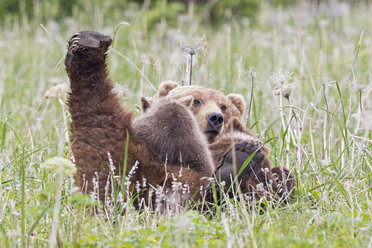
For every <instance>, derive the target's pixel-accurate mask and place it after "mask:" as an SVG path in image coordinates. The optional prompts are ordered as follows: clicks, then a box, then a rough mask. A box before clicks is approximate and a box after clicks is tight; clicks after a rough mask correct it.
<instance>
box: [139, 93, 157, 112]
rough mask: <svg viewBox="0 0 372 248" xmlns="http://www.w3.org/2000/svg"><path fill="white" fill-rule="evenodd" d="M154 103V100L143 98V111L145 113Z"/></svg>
mask: <svg viewBox="0 0 372 248" xmlns="http://www.w3.org/2000/svg"><path fill="white" fill-rule="evenodd" d="M153 102H154V100H153V99H152V98H150V97H145V96H142V97H141V108H142V111H143V112H144V113H145V112H146V110H147V109H149V108H150V107H151V105H152V103H153Z"/></svg>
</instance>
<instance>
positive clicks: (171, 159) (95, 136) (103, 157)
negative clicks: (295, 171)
mask: <svg viewBox="0 0 372 248" xmlns="http://www.w3.org/2000/svg"><path fill="white" fill-rule="evenodd" d="M110 44H111V38H110V37H109V36H104V35H102V34H99V33H96V32H92V31H82V32H80V33H77V34H75V35H74V36H72V37H71V39H70V41H69V48H68V52H67V55H66V60H65V64H66V70H67V73H68V76H69V78H70V83H71V93H70V95H69V100H68V106H69V110H70V113H71V119H72V122H71V135H70V139H71V149H72V153H73V155H74V158H75V163H76V166H77V173H76V175H75V180H76V184H77V185H78V186H79V187H80V188H81V189H82V190H83V191H86V192H92V191H94V190H95V187H96V186H95V185H93V183H92V182H93V180H94V178H95V180H98V183H97V185H98V186H99V192H98V194H99V198H100V199H101V200H103V199H104V197H105V191H106V189H107V187H106V186H107V178H108V177H109V175H110V167H109V161H110V160H112V164H113V165H114V166H115V167H116V169H115V170H114V173H115V174H116V175H121V174H122V170H123V164H124V155H125V149H126V147H125V146H126V140H127V138H129V145H128V147H127V150H128V160H127V171H126V173H127V174H128V171H130V170H131V169H132V168H133V165H134V164H135V163H136V161H138V169H137V171H136V173H135V174H133V175H132V178H131V183H132V184H131V185H132V189H133V187H134V185H135V182H136V181H141V180H143V178H145V179H146V180H147V183H148V184H150V185H152V186H154V187H157V186H164V187H165V188H166V190H165V192H167V193H166V195H167V196H169V197H170V198H172V199H173V200H174V201H175V202H176V203H177V204H181V203H183V202H184V201H185V200H188V199H190V198H193V199H195V200H198V199H199V198H200V194H199V190H200V188H201V187H203V188H205V187H206V186H207V185H208V180H206V179H205V178H206V177H213V175H214V171H215V170H216V169H217V172H218V173H219V172H220V171H222V169H223V170H224V171H225V172H224V173H225V174H224V176H229V175H230V174H229V173H230V172H231V161H230V162H229V159H228V157H229V156H230V155H229V154H231V151H232V147H233V145H234V144H235V143H237V144H239V145H240V146H236V147H237V149H238V151H237V154H238V153H239V152H240V153H239V154H241V155H240V156H239V161H244V160H245V159H246V157H247V155H250V154H252V153H253V152H254V151H256V148H257V147H259V146H260V145H261V143H260V141H259V140H257V139H256V138H254V137H253V135H252V134H251V133H250V132H249V131H247V130H246V129H245V127H244V126H243V125H242V124H241V122H240V119H241V117H242V114H243V111H244V108H245V102H244V99H243V97H242V96H240V95H237V94H230V95H227V96H225V95H224V94H223V93H221V92H219V91H216V90H212V89H207V88H203V87H199V86H182V87H181V86H179V85H178V84H176V83H173V82H166V83H164V84H162V85H161V86H160V87H159V91H158V96H159V98H160V99H159V100H155V101H154V100H152V99H150V98H145V97H143V98H141V106H142V108H143V110H144V114H143V115H141V116H140V117H138V118H134V117H133V114H132V113H131V112H130V111H128V110H127V109H126V108H124V107H123V106H122V105H121V102H120V100H119V98H118V96H117V95H116V94H115V93H114V92H113V86H112V81H111V80H110V78H109V76H108V73H107V69H106V51H107V49H108V47H109V45H110ZM212 113H215V114H217V115H218V116H220V117H219V119H218V120H219V121H221V122H219V123H220V124H221V123H222V125H221V126H219V127H218V130H216V128H215V129H214V130H213V132H211V120H210V119H209V117H210V116H211V114H212ZM221 116H222V117H221ZM127 134H129V137H127ZM242 144H243V145H242ZM258 150H260V152H257V154H256V155H255V157H254V160H252V162H251V163H250V164H249V167H248V168H247V170H245V173H244V175H243V180H242V185H243V186H242V188H243V190H245V191H246V192H248V191H253V190H254V188H255V187H256V185H257V184H259V183H261V182H262V181H264V179H265V180H266V179H267V176H266V174H267V173H266V172H265V173H266V174H265V173H264V174H262V173H263V172H262V171H263V169H264V168H267V169H269V168H270V163H269V160H268V157H267V153H268V150H267V148H265V147H261V148H260V149H258ZM240 166H241V165H240ZM111 170H112V169H111ZM281 171H284V173H281V174H280V175H278V171H277V170H276V171H275V173H276V177H275V178H274V176H272V179H271V174H270V180H271V181H272V182H274V183H275V182H276V181H277V180H282V179H283V178H284V177H286V176H287V177H288V176H290V174H289V172H288V170H281ZM286 173H287V174H286ZM284 174H285V175H284ZM257 175H258V176H259V177H258V178H257ZM97 177H98V178H97ZM175 182H177V183H181V184H184V183H188V185H189V186H188V187H189V189H188V191H187V194H186V195H185V196H183V198H182V197H181V198H182V199H181V198H177V197H176V195H177V194H176V193H177V192H178V191H179V189H177V187H174V185H175V184H174V183H175ZM244 185H245V186H244ZM286 185H288V187H292V188H293V185H292V184H286ZM109 186H110V185H109ZM252 187H253V188H252ZM109 189H111V187H109ZM173 200H172V201H173Z"/></svg>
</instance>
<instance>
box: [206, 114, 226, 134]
mask: <svg viewBox="0 0 372 248" xmlns="http://www.w3.org/2000/svg"><path fill="white" fill-rule="evenodd" d="M208 122H209V124H210V125H211V127H212V128H213V129H214V130H218V129H220V128H221V126H222V124H223V115H222V114H220V113H216V112H212V113H211V114H210V115H208Z"/></svg>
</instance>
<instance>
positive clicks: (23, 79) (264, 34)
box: [0, 3, 372, 247]
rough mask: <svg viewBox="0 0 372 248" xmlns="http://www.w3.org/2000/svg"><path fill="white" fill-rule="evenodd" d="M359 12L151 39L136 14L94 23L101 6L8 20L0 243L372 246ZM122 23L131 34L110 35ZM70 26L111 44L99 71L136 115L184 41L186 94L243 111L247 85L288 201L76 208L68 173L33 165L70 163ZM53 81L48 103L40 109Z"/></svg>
mask: <svg viewBox="0 0 372 248" xmlns="http://www.w3.org/2000/svg"><path fill="white" fill-rule="evenodd" d="M371 14H372V9H371V8H366V7H363V6H362V7H353V8H351V7H350V6H348V5H347V4H337V3H334V4H332V5H329V6H328V7H322V8H320V9H315V8H313V7H311V6H308V5H301V6H298V7H295V8H292V9H287V10H283V9H277V10H275V9H271V8H269V7H268V6H266V5H265V4H264V5H263V7H262V10H261V12H260V14H259V16H258V21H257V25H255V26H251V25H249V22H248V21H247V20H244V19H242V20H235V21H230V22H227V23H225V24H222V25H221V26H220V27H218V28H217V27H213V28H212V27H209V26H205V25H202V24H200V23H198V22H197V21H195V22H190V21H189V20H188V19H187V17H180V18H179V21H178V28H173V27H168V26H167V25H166V24H165V23H160V24H157V25H156V27H155V28H154V29H153V30H148V29H146V25H144V23H145V22H144V21H143V19H141V18H140V13H138V15H136V14H133V13H132V12H130V11H128V13H125V15H124V16H125V18H124V17H123V18H116V16H115V15H114V16H113V17H112V18H107V19H106V18H104V16H103V15H102V14H101V12H100V8H99V7H91V9H87V13H86V14H84V15H82V14H80V15H77V14H76V15H75V16H74V17H73V18H66V19H64V20H61V21H59V22H55V21H48V22H46V23H42V24H40V22H38V21H37V20H28V19H26V18H23V20H22V21H21V22H20V23H16V22H13V21H12V20H10V19H9V20H7V22H6V23H5V24H4V25H3V26H2V27H1V29H0V37H1V38H0V183H1V184H0V247H23V246H32V247H37V246H47V245H53V243H52V242H51V237H52V236H53V235H56V236H57V240H58V243H59V245H63V246H66V247H69V246H73V245H76V246H78V247H96V246H97V247H106V246H114V247H122V246H124V247H147V246H150V247H152V246H157V247H196V246H200V247H372V221H371V220H372V189H371V186H372V131H371V130H372V36H371V31H372V22H371V21H370V20H371ZM123 21H125V22H129V23H130V24H131V25H130V26H127V25H124V24H123V25H119V26H117V25H118V24H119V23H120V22H123ZM115 27H117V28H115ZM82 29H94V30H96V31H100V32H103V33H105V34H110V35H111V36H114V37H115V42H114V45H113V48H112V49H111V50H110V53H109V67H110V71H111V74H112V78H113V80H114V81H115V82H116V83H117V90H118V92H119V94H121V95H122V96H123V101H124V102H125V104H126V105H127V106H128V107H129V108H131V109H133V110H134V111H136V113H137V114H139V111H138V104H139V97H140V96H141V95H146V96H153V95H154V94H155V90H154V88H155V89H156V87H157V85H158V84H159V83H160V82H161V81H163V80H166V79H172V80H175V81H179V82H181V81H186V80H187V73H186V69H187V59H188V55H187V54H186V53H185V52H184V51H183V49H181V48H182V46H185V45H192V46H194V47H196V48H199V53H198V54H197V55H195V56H194V57H193V61H194V64H193V77H192V80H193V84H198V85H204V86H207V87H212V88H215V89H218V90H221V91H223V92H224V93H230V92H234V93H241V94H243V95H244V96H245V97H246V101H247V102H248V101H249V97H250V92H251V85H252V84H251V81H252V76H254V77H253V85H254V92H253V106H252V112H251V116H250V119H249V121H248V123H247V125H248V127H249V128H250V129H251V130H252V131H253V132H254V133H256V134H257V135H258V136H259V137H260V139H262V140H264V141H268V144H267V145H268V146H269V147H270V149H271V155H270V156H271V157H270V159H271V161H272V164H273V165H274V166H278V165H282V166H287V167H288V168H290V169H291V170H292V171H293V172H294V173H295V175H296V180H297V184H298V187H297V194H296V197H295V199H294V200H293V202H292V203H291V204H290V205H288V206H285V207H282V208H276V209H272V208H269V209H268V210H267V211H266V212H265V213H263V214H259V213H257V212H256V211H253V210H249V209H250V208H249V207H248V210H247V207H246V206H244V205H242V204H241V203H239V202H232V203H231V204H230V203H229V204H226V205H225V206H224V207H223V208H222V209H219V208H218V209H217V213H216V214H202V213H199V212H196V211H193V210H185V211H184V212H182V213H180V214H177V215H176V216H172V215H168V214H165V215H161V216H159V215H157V214H156V213H154V212H152V211H150V210H147V209H146V210H142V211H137V210H134V209H133V208H131V207H128V209H127V211H126V212H125V214H124V215H120V216H118V215H117V214H115V213H114V212H115V211H113V209H110V208H107V209H106V210H105V211H102V207H98V208H99V209H100V210H101V211H100V212H99V213H98V214H92V211H91V210H92V208H87V207H85V206H87V205H88V206H92V205H94V204H96V203H95V202H94V201H93V200H91V199H90V198H89V197H84V196H83V195H81V194H79V193H76V192H75V191H76V190H75V189H74V184H73V180H72V177H71V176H67V177H65V178H63V179H62V180H58V177H56V175H55V173H54V172H50V171H46V170H43V169H42V168H41V164H42V163H43V161H45V160H46V159H48V158H51V157H54V156H59V157H65V158H68V157H69V155H68V151H69V142H68V123H69V114H68V111H67V110H66V106H65V104H64V101H65V99H66V94H65V93H63V92H64V90H63V89H64V88H68V84H67V83H68V77H67V75H66V72H65V70H64V64H63V63H61V62H62V59H63V57H64V54H65V52H66V41H67V39H68V38H69V37H70V36H71V35H72V34H74V33H75V32H77V31H79V30H82ZM55 85H58V87H60V89H62V90H60V91H57V93H60V94H58V99H55V98H52V99H45V98H44V94H45V93H46V92H47V90H48V89H50V88H51V87H52V86H55ZM278 87H279V88H278ZM275 88H276V90H274V89H275ZM288 88H291V89H292V91H290V94H288V97H287V98H285V97H283V95H284V94H285V93H288ZM278 92H279V93H278ZM280 92H282V93H280ZM247 110H248V109H247ZM247 112H248V111H246V113H247ZM59 196H60V198H61V201H58V200H56V199H58V198H59ZM58 208H59V209H60V210H59V211H58ZM56 209H57V211H56ZM53 218H54V219H53ZM53 232H54V233H53Z"/></svg>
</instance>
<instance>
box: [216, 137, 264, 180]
mask: <svg viewBox="0 0 372 248" xmlns="http://www.w3.org/2000/svg"><path fill="white" fill-rule="evenodd" d="M252 154H254V156H253V158H252V159H251V160H250V161H249V163H248V164H247V165H246V167H245V168H244V170H243V171H242V173H241V174H240V175H239V178H238V179H239V180H242V181H247V180H248V179H249V178H256V177H257V174H258V173H260V169H261V167H262V166H261V163H262V161H263V159H264V157H265V154H264V151H263V147H262V143H261V142H246V141H243V142H240V143H237V144H235V161H236V173H239V171H240V169H241V168H242V166H243V165H244V163H245V162H246V160H247V159H248V158H249V157H250V156H251V155H252ZM233 161H234V160H233V150H231V151H230V152H228V153H227V154H226V156H225V158H224V161H223V164H222V165H221V166H220V167H219V168H218V169H217V171H216V177H217V179H218V180H220V181H221V182H222V181H224V182H225V183H226V184H227V185H230V184H231V180H232V179H233V178H234V162H233Z"/></svg>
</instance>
